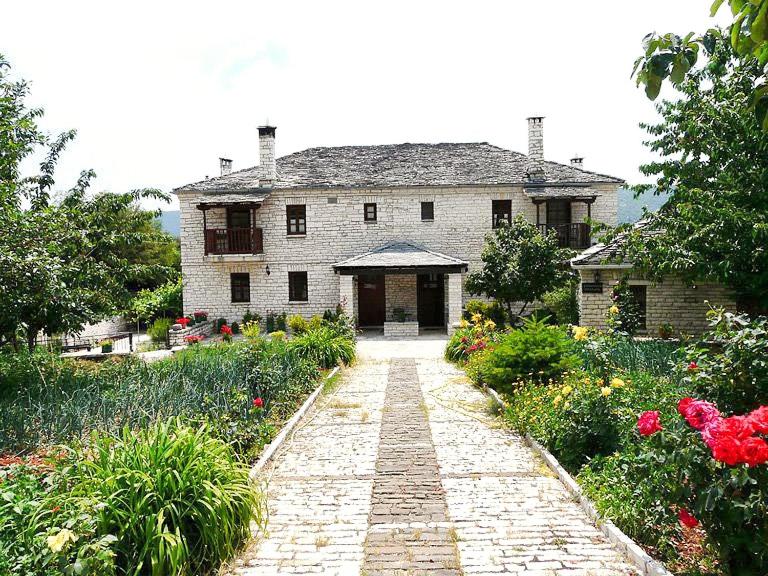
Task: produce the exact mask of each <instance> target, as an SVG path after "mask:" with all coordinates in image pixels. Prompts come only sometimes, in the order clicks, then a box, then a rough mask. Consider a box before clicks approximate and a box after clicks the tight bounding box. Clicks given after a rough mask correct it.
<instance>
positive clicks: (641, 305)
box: [629, 284, 648, 330]
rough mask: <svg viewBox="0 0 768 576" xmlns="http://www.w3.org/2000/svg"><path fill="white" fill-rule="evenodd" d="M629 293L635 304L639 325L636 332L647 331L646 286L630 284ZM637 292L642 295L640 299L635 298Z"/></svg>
mask: <svg viewBox="0 0 768 576" xmlns="http://www.w3.org/2000/svg"><path fill="white" fill-rule="evenodd" d="M629 292H630V293H631V294H632V300H634V302H635V304H637V309H638V316H639V317H640V323H639V324H638V326H637V328H638V330H648V286H647V285H646V284H630V285H629ZM637 292H640V293H642V297H640V298H638V297H637Z"/></svg>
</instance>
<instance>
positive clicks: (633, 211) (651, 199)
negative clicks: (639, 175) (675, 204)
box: [619, 188, 669, 224]
mask: <svg viewBox="0 0 768 576" xmlns="http://www.w3.org/2000/svg"><path fill="white" fill-rule="evenodd" d="M667 198H669V195H668V194H660V195H659V196H655V195H654V194H653V192H652V191H648V192H645V193H644V194H642V195H641V196H640V197H639V198H635V196H634V192H632V190H628V189H626V188H619V224H624V223H632V222H637V221H638V220H640V218H641V217H642V215H643V206H645V207H646V208H648V210H650V211H651V212H656V211H657V210H658V209H659V208H661V207H662V206H663V205H664V202H666V201H667Z"/></svg>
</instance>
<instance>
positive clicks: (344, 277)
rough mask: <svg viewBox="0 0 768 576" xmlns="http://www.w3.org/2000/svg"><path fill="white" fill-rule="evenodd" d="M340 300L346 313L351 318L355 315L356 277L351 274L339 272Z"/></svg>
mask: <svg viewBox="0 0 768 576" xmlns="http://www.w3.org/2000/svg"><path fill="white" fill-rule="evenodd" d="M339 302H340V303H341V306H342V308H344V313H345V314H346V315H347V316H349V317H350V318H354V316H355V277H354V276H352V275H351V274H339Z"/></svg>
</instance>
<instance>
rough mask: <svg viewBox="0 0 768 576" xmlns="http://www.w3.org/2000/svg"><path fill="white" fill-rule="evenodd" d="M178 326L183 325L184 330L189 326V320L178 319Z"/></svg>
mask: <svg viewBox="0 0 768 576" xmlns="http://www.w3.org/2000/svg"><path fill="white" fill-rule="evenodd" d="M176 324H181V325H182V326H183V327H184V328H186V327H187V324H189V318H176Z"/></svg>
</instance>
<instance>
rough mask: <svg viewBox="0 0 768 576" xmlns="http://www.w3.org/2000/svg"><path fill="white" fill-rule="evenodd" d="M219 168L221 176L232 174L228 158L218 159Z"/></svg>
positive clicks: (230, 161) (230, 162)
mask: <svg viewBox="0 0 768 576" xmlns="http://www.w3.org/2000/svg"><path fill="white" fill-rule="evenodd" d="M219 166H220V167H221V175H222V176H226V175H227V174H231V173H232V160H230V159H229V158H219Z"/></svg>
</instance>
